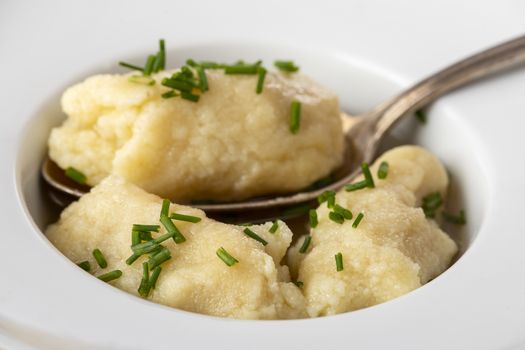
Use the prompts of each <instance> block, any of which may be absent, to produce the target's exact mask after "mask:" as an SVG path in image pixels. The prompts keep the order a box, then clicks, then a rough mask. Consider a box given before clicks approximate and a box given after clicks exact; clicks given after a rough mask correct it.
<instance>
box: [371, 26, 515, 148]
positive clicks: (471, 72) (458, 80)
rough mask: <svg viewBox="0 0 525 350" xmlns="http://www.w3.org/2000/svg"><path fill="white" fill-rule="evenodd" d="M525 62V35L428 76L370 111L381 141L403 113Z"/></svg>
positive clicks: (374, 139)
mask: <svg viewBox="0 0 525 350" xmlns="http://www.w3.org/2000/svg"><path fill="white" fill-rule="evenodd" d="M524 62H525V36H521V37H518V38H516V39H513V40H510V41H507V42H504V43H502V44H500V45H497V46H495V47H492V48H490V49H487V50H484V51H482V52H479V53H477V54H475V55H473V56H470V57H468V58H466V59H464V60H462V61H459V62H458V63H455V64H453V65H451V66H449V67H447V68H445V69H443V70H441V71H439V72H437V73H435V74H434V75H432V76H430V77H428V78H426V79H424V80H423V81H421V82H419V83H418V84H416V85H414V86H413V87H411V88H410V89H408V90H406V91H405V92H403V93H401V94H400V95H398V96H397V97H395V98H393V99H392V100H390V101H388V102H387V103H385V104H383V105H381V106H379V107H378V108H377V109H375V110H373V111H372V112H370V113H371V114H372V115H370V117H371V119H372V120H373V121H374V124H375V128H374V132H373V136H372V142H373V143H375V144H377V143H378V141H379V140H380V139H381V138H382V137H383V135H385V133H386V132H387V131H388V130H389V129H390V128H391V127H392V126H394V125H395V124H396V123H397V122H398V121H399V120H400V119H401V118H402V117H403V116H405V115H407V114H409V113H410V112H414V111H416V110H418V109H419V108H421V107H423V106H425V105H427V104H428V103H430V102H432V101H434V100H435V99H437V98H438V97H440V96H442V95H444V94H446V93H447V92H449V91H452V90H454V89H456V88H458V87H460V86H463V85H466V84H468V83H470V82H473V81H475V80H478V79H481V78H484V77H486V76H488V75H491V74H494V73H497V72H500V71H502V70H505V69H508V68H511V67H513V66H516V65H518V64H521V63H524Z"/></svg>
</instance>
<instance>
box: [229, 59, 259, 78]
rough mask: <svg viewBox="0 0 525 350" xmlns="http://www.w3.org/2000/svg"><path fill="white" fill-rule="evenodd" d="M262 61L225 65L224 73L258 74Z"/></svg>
mask: <svg viewBox="0 0 525 350" xmlns="http://www.w3.org/2000/svg"><path fill="white" fill-rule="evenodd" d="M260 65H261V61H257V62H256V63H254V64H246V63H243V62H238V63H236V64H234V65H231V66H226V67H224V74H248V75H252V74H257V71H258V69H259V66H260Z"/></svg>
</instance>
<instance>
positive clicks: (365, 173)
mask: <svg viewBox="0 0 525 350" xmlns="http://www.w3.org/2000/svg"><path fill="white" fill-rule="evenodd" d="M361 170H362V171H363V176H364V177H365V181H366V185H367V187H370V188H374V187H375V184H374V178H373V177H372V174H371V173H370V168H369V167H368V163H367V162H363V163H361Z"/></svg>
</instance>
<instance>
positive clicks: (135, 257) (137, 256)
mask: <svg viewBox="0 0 525 350" xmlns="http://www.w3.org/2000/svg"><path fill="white" fill-rule="evenodd" d="M140 256H141V254H137V253H133V254H132V255H131V256H130V257H129V258H127V259H126V264H127V265H131V264H133V263H134V262H135V261H136V260H137V259H138V258H140Z"/></svg>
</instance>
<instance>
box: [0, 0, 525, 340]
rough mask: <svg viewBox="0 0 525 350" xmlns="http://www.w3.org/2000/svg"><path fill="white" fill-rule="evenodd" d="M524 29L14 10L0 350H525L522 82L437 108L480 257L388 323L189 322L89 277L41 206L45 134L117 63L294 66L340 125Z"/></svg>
mask: <svg viewBox="0 0 525 350" xmlns="http://www.w3.org/2000/svg"><path fill="white" fill-rule="evenodd" d="M523 13H525V5H524V4H523V2H522V1H518V0H516V1H499V2H494V3H487V2H484V3H483V4H480V2H478V1H463V2H461V3H460V4H459V3H458V2H453V1H440V2H433V3H430V2H421V1H396V2H393V1H386V0H385V1H357V0H354V1H346V2H342V1H340V2H336V1H326V0H325V1H316V2H308V3H306V2H304V1H289V2H286V3H284V2H277V1H265V2H260V1H254V2H248V1H221V2H218V1H211V0H209V1H204V0H201V1H198V2H169V3H168V2H166V3H163V2H156V1H148V2H141V3H132V2H128V1H112V2H107V1H89V2H70V1H63V2H57V1H54V2H50V1H46V2H38V1H34V2H28V1H26V2H16V1H14V0H13V1H2V3H1V4H0V67H2V84H1V87H0V92H1V94H0V96H1V98H2V99H1V101H2V103H1V106H2V117H1V118H0V142H1V145H0V147H1V150H2V151H1V153H0V161H1V162H0V164H1V165H0V169H1V171H0V181H1V184H2V197H1V199H0V213H1V215H2V216H1V217H2V219H3V220H2V223H3V227H2V228H3V229H2V233H1V234H0V237H1V239H0V242H1V243H0V269H1V271H2V273H1V281H2V282H1V283H0V344H1V345H3V346H4V347H6V348H9V349H14V348H21V349H25V348H39V349H40V348H41V349H61V348H64V349H67V348H75V349H84V348H85V349H93V348H102V349H113V348H122V349H143V348H146V347H147V348H155V349H162V348H178V347H188V346H191V347H192V348H197V349H199V348H212V347H213V348H217V349H220V348H228V349H247V348H250V349H270V348H271V349H274V348H284V346H288V347H291V348H300V349H319V348H325V347H326V348H327V347H335V346H345V347H352V348H358V349H366V348H379V349H385V348H389V349H400V348H403V349H423V348H424V349H444V348H447V349H451V348H456V349H507V348H523V347H525V253H524V251H525V224H524V221H523V219H522V216H523V214H522V212H523V210H522V207H523V206H522V205H521V198H524V196H525V190H524V188H525V187H524V185H525V180H524V178H525V177H524V173H525V165H524V163H523V155H522V152H523V150H525V138H524V137H523V136H522V132H523V130H524V128H525V121H524V120H525V118H523V115H524V111H525V99H524V98H523V91H524V88H525V69H520V70H515V71H513V72H511V73H510V74H504V75H500V76H498V77H496V78H493V79H488V80H485V81H483V82H482V83H480V84H477V85H475V86H473V87H470V88H467V89H463V90H461V91H459V92H456V93H454V94H453V95H450V96H448V97H446V98H443V99H442V100H440V101H439V102H438V103H436V104H434V106H433V107H432V108H431V111H430V120H431V121H430V123H429V125H427V126H426V127H425V128H419V129H418V130H417V132H416V135H417V136H416V138H417V139H418V142H421V143H422V144H424V145H426V146H428V147H429V148H430V149H431V150H432V151H434V152H436V153H437V154H438V155H439V156H440V157H441V158H442V159H443V160H444V161H445V163H446V164H447V166H449V168H452V170H453V173H455V174H459V176H458V178H459V180H460V183H461V189H462V191H463V192H462V193H463V197H464V201H465V204H466V205H467V210H468V215H469V226H468V229H467V232H466V237H467V239H466V241H465V246H466V247H468V250H467V251H466V252H465V253H464V254H463V255H462V257H461V258H460V259H459V261H458V262H457V263H455V264H454V265H453V266H452V267H451V268H450V269H449V270H447V271H446V272H445V273H444V274H443V275H442V276H440V277H438V278H437V279H436V280H434V281H432V282H431V283H429V284H428V285H426V286H424V287H422V288H420V289H418V290H416V291H414V292H412V293H409V294H408V295H406V296H403V297H401V298H398V299H396V300H393V301H391V302H388V303H385V304H382V305H378V306H375V307H371V308H368V309H364V310H360V311H357V312H352V313H347V314H342V315H338V316H333V317H325V318H320V319H313V320H297V321H260V322H259V321H234V320H225V319H218V318H213V317H207V316H202V315H197V314H192V313H187V312H183V311H179V310H174V309H170V308H167V307H163V306H160V305H156V304H153V303H150V302H147V301H143V300H141V299H139V298H135V297H133V296H130V295H128V294H126V293H124V292H121V291H119V290H117V289H115V288H111V287H109V286H107V285H105V284H103V283H102V282H99V281H98V280H96V279H94V278H91V277H89V276H88V275H87V274H83V273H80V272H79V269H78V268H76V267H75V266H74V265H73V264H72V263H70V262H69V261H68V260H67V259H65V258H64V257H63V256H62V255H61V254H60V253H59V252H58V251H57V250H56V249H55V248H54V247H53V246H51V245H50V244H49V242H48V241H47V240H46V239H45V237H44V236H43V235H42V234H41V232H40V231H39V229H38V227H37V226H36V225H35V222H37V223H38V222H39V221H41V220H42V218H41V217H40V216H39V214H38V213H41V212H43V211H42V210H38V206H37V204H38V203H39V200H40V199H39V196H40V192H39V191H38V186H37V185H38V183H37V180H38V173H37V168H38V160H39V159H40V158H41V156H42V154H43V153H44V152H45V149H44V148H43V145H44V142H45V137H46V135H47V132H48V130H49V127H50V126H51V125H52V124H56V123H57V122H58V121H59V119H60V118H62V117H61V115H60V114H59V113H58V112H59V106H58V97H59V94H60V91H62V90H63V88H64V87H66V86H67V85H69V84H71V83H73V82H75V81H78V80H79V79H82V78H83V77H85V76H87V75H88V74H91V73H94V72H97V71H110V70H115V69H116V66H115V62H116V61H118V60H119V59H124V58H134V57H140V56H141V55H143V54H145V53H148V52H149V51H152V50H154V49H155V46H156V42H157V39H158V38H160V37H164V38H166V40H167V44H168V47H169V48H170V49H172V51H171V52H170V53H171V54H172V55H171V56H170V57H172V56H173V55H175V56H176V55H177V54H178V55H180V57H173V58H172V63H177V62H181V61H182V60H183V59H185V58H186V55H190V54H191V55H194V56H199V55H202V56H203V57H205V56H208V57H209V55H210V54H213V57H211V58H217V59H219V58H224V59H229V58H231V57H233V56H235V58H237V57H239V58H254V57H262V58H265V59H266V60H269V59H272V58H278V56H280V55H283V58H288V57H290V56H293V57H290V58H293V59H295V60H296V61H297V62H298V63H300V64H301V67H302V70H303V71H305V72H306V73H309V74H311V75H313V76H314V77H315V78H317V79H319V80H320V81H322V82H323V83H324V84H325V85H328V86H330V87H332V88H333V89H334V90H336V91H337V92H338V93H339V94H340V96H341V99H342V102H343V103H342V104H343V106H344V107H346V108H351V109H352V110H363V109H366V108H368V107H371V106H373V105H374V104H375V103H377V102H379V101H380V100H381V99H383V98H386V97H388V96H389V95H391V94H393V93H395V92H396V91H399V90H400V89H401V88H402V87H406V86H408V85H410V84H411V83H413V82H415V81H416V80H418V79H420V78H422V77H423V76H425V75H427V74H429V73H431V72H433V71H435V70H436V69H438V68H440V67H442V66H444V65H446V64H448V63H451V62H453V61H454V60H456V59H459V58H462V57H464V56H465V55H467V54H470V53H473V52H474V51H477V50H479V49H481V48H484V47H487V46H490V45H492V44H495V43H496V42H498V41H501V40H505V39H508V38H511V37H513V36H516V35H518V34H521V33H523V32H525V21H523V16H522V15H523ZM221 46H227V47H228V49H223V50H221V49H220V47H221ZM219 56H220V57H219ZM298 56H300V57H298ZM409 127H411V126H409ZM28 130H29V133H27V131H28ZM436 130H437V131H439V132H436ZM398 132H399V133H402V130H398ZM469 170H470V171H471V173H469ZM24 196H25V197H24ZM26 204H27V206H26ZM28 210H31V211H32V212H33V214H34V215H35V221H32V220H31V219H29V217H28V215H27V214H28Z"/></svg>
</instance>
